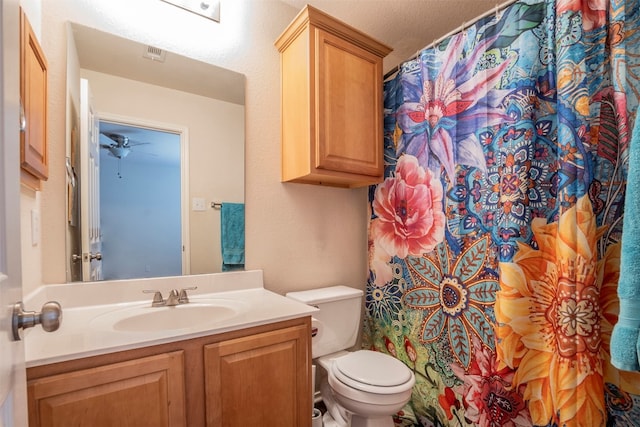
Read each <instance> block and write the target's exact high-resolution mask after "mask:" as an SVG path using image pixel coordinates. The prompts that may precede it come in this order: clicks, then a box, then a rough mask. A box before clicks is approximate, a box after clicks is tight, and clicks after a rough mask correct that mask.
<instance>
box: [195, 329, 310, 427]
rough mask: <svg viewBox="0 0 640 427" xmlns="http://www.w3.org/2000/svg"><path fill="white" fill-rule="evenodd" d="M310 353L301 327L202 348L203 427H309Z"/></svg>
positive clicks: (308, 340)
mask: <svg viewBox="0 0 640 427" xmlns="http://www.w3.org/2000/svg"><path fill="white" fill-rule="evenodd" d="M310 352H311V348H310V339H309V329H308V327H306V326H304V325H300V326H294V327H289V328H284V329H280V330H275V331H271V332H265V333H261V334H257V335H253V336H247V337H242V338H238V339H232V340H228V341H222V342H219V343H215V344H210V345H206V346H205V348H204V366H205V398H206V404H205V407H206V414H207V426H209V427H222V426H224V427H247V426H260V427H305V426H310V424H311V384H310V381H309V378H310V369H311V368H310V360H311V353H310Z"/></svg>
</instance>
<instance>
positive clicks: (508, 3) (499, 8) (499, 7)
mask: <svg viewBox="0 0 640 427" xmlns="http://www.w3.org/2000/svg"><path fill="white" fill-rule="evenodd" d="M517 1H518V0H507V1H505V2H504V3H501V4H496V7H494V8H493V9H491V10H488V11H486V12H485V13H483V14H482V15H479V16H477V17H476V18H475V19H473V20H471V21H469V22H463V23H462V25H460V26H459V27H458V28H455V29H454V30H453V31H450V32H448V33H447V34H445V35H444V36H442V37H440V38H439V39H436V40H434V41H433V42H432V43H430V44H428V45H426V46H425V47H423V48H422V49H420V50H419V51H418V52H417V53H416V54H415V55H413V56H412V57H411V58H409V59H406V60H404V61H402V62H401V63H400V64H398V65H396V66H395V67H393V68H392V69H391V70H389V71H387V73H386V74H385V75H384V78H383V79H382V80H383V81H386V80H387V79H388V78H389V77H391V76H392V75H394V74H395V73H397V72H398V70H399V69H400V65H402V64H404V63H406V62H409V61H413V60H414V59H416V58H417V57H418V54H419V53H420V52H422V51H423V50H425V49H429V48H430V47H433V46H436V45H437V44H438V43H440V42H442V41H443V40H445V39H446V38H448V37H451V36H452V35H454V34H457V33H459V32H461V31H464V30H466V29H467V28H469V27H470V26H472V25H473V24H475V23H476V22H478V21H479V20H481V19H483V18H486V17H487V16H489V15H491V14H493V13H495V14H496V15H497V14H498V13H500V11H502V10H504V9H506V8H507V7H509V6H511V5H512V4H513V3H515V2H517Z"/></svg>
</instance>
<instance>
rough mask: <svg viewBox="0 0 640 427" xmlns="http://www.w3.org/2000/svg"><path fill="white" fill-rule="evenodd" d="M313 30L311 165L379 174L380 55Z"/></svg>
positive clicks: (380, 163)
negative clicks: (314, 106)
mask: <svg viewBox="0 0 640 427" xmlns="http://www.w3.org/2000/svg"><path fill="white" fill-rule="evenodd" d="M315 32H316V48H317V51H316V55H317V57H316V70H317V76H316V78H317V82H318V84H317V88H316V91H317V92H316V93H317V102H318V111H317V113H318V115H317V120H316V126H317V132H318V134H317V139H316V141H317V142H316V144H317V145H316V156H315V158H316V165H315V167H316V168H318V169H328V170H332V171H337V172H345V173H352V174H359V175H368V176H376V177H377V176H382V174H383V158H382V157H383V150H382V146H383V141H382V128H383V126H382V58H380V57H379V56H377V55H375V54H373V53H371V52H369V51H367V50H365V49H362V48H361V47H359V46H356V45H355V44H352V43H350V42H348V41H346V40H344V39H342V38H340V37H337V36H335V35H333V34H330V33H328V32H326V31H323V30H320V29H316V30H315Z"/></svg>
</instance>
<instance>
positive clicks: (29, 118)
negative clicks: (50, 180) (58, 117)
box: [20, 9, 49, 190]
mask: <svg viewBox="0 0 640 427" xmlns="http://www.w3.org/2000/svg"><path fill="white" fill-rule="evenodd" d="M20 100H21V103H22V105H21V111H20V129H21V132H20V166H21V179H22V183H23V184H25V185H27V186H29V187H31V188H34V189H36V190H37V189H40V182H41V181H43V180H46V179H47V177H48V174H49V170H48V165H47V60H46V58H45V56H44V53H43V52H42V48H41V47H40V44H39V43H38V39H37V38H36V36H35V34H34V32H33V29H32V28H31V25H30V24H29V21H28V20H27V17H26V15H25V14H24V11H22V9H21V10H20Z"/></svg>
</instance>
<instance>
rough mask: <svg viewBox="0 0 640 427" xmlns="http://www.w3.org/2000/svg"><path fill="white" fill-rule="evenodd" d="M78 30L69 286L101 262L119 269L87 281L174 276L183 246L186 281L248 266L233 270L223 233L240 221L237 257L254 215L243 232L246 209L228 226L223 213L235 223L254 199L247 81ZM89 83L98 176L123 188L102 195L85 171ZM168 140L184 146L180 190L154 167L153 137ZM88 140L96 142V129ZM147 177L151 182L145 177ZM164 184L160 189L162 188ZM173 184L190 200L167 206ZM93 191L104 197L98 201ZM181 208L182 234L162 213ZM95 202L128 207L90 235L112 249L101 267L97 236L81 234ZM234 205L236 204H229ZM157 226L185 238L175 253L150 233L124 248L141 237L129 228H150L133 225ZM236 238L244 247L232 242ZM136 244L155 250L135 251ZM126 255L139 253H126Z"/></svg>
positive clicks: (73, 33)
mask: <svg viewBox="0 0 640 427" xmlns="http://www.w3.org/2000/svg"><path fill="white" fill-rule="evenodd" d="M68 30H69V35H70V37H68V40H69V43H68V47H67V61H68V64H67V93H68V96H67V99H68V101H67V102H68V105H67V114H68V116H69V117H68V118H67V129H68V136H67V140H68V144H67V145H68V146H67V183H68V185H67V201H68V211H67V255H68V257H67V259H68V260H69V263H68V265H67V279H68V281H79V280H83V267H87V265H90V266H94V267H95V265H96V263H98V265H100V264H99V262H100V261H101V263H102V264H101V271H102V272H108V274H106V275H102V273H92V274H96V275H95V276H93V277H89V276H88V275H87V274H85V275H84V276H85V279H84V280H87V278H89V279H90V280H91V279H95V278H97V279H98V280H99V279H105V280H106V279H130V278H141V277H158V276H166V275H167V273H166V269H163V268H161V267H163V266H166V264H167V262H166V261H161V260H163V259H166V256H167V253H168V252H176V251H175V249H176V248H175V246H176V245H179V246H180V247H179V248H178V251H177V253H178V255H177V256H179V257H181V260H178V261H177V262H178V263H179V265H180V264H181V268H180V267H178V270H177V271H180V269H181V271H182V274H202V273H215V272H220V271H223V270H227V269H238V268H242V267H243V265H242V264H241V263H240V262H238V261H237V259H236V263H235V264H234V265H233V266H232V268H223V262H222V259H223V258H222V252H223V249H222V247H223V246H225V245H223V244H222V239H221V237H222V236H221V234H222V233H221V230H222V229H225V230H228V229H229V227H226V226H224V224H225V222H226V223H227V224H231V223H233V227H234V230H235V232H234V233H229V232H228V231H226V232H225V233H224V234H225V238H226V239H227V240H225V241H226V242H227V244H226V247H229V246H233V247H234V249H235V250H236V251H235V255H236V258H237V249H238V245H239V241H238V240H237V239H240V238H241V239H242V241H243V239H244V217H243V215H242V214H240V219H241V220H242V222H241V223H240V224H242V225H241V226H239V225H238V224H239V223H238V221H239V218H238V214H236V216H235V217H231V219H229V220H226V221H225V220H223V218H230V217H229V215H230V214H233V211H235V212H236V213H237V212H243V210H241V211H238V209H237V208H238V206H241V207H242V206H243V204H244V128H245V126H244V117H245V108H244V87H245V77H244V75H242V74H240V73H236V72H233V71H230V70H226V69H223V68H220V67H216V66H214V65H212V64H207V63H203V62H200V61H196V60H194V59H190V58H186V57H184V56H181V55H178V54H175V53H172V52H168V51H163V50H161V49H158V48H156V47H154V46H146V45H143V44H140V43H137V42H134V41H131V40H127V39H123V38H121V37H118V36H115V35H113V34H108V33H104V32H101V31H98V30H95V29H92V28H89V27H85V26H82V25H78V24H75V23H70V24H69V26H68ZM81 79H86V81H87V82H88V87H89V91H90V94H91V95H90V97H89V102H88V104H89V105H91V110H89V111H93V113H94V116H95V117H94V119H95V121H96V125H95V131H94V132H93V135H95V136H96V137H97V138H98V139H97V141H98V146H99V147H100V149H99V152H100V154H99V156H98V157H99V159H100V161H99V162H96V163H99V166H98V165H96V167H98V169H99V172H96V173H95V174H94V175H100V176H103V177H104V176H106V179H104V181H105V183H104V186H106V185H107V183H108V182H110V181H113V182H115V185H117V187H116V188H115V189H114V188H110V189H108V190H106V187H104V188H105V191H104V194H101V195H100V196H97V195H95V194H93V190H90V185H89V184H88V182H89V180H88V178H87V177H83V176H82V173H81V172H82V167H81V162H82V159H83V157H85V158H86V157H87V155H86V148H84V147H85V144H87V143H86V142H85V141H83V132H82V122H83V120H88V119H86V117H88V116H89V114H87V115H85V114H84V112H83V111H84V110H83V107H82V104H83V102H82V101H81V94H80V93H81V90H80V80H81ZM85 104H87V102H85ZM92 126H93V125H92ZM89 129H91V127H89ZM160 133H165V134H169V135H173V136H175V137H177V140H178V141H179V142H178V144H179V148H178V149H176V148H175V146H174V149H173V152H174V153H176V152H179V153H180V156H181V157H179V158H178V160H175V162H177V163H176V164H179V165H180V167H179V168H178V172H175V173H174V172H172V174H177V176H178V178H176V179H178V181H177V182H176V183H174V184H167V183H165V178H166V177H167V175H168V174H167V173H165V172H160V169H158V166H157V165H156V166H153V168H155V169H153V168H152V167H151V166H149V163H154V162H155V161H160V160H161V159H163V158H164V155H163V154H162V153H161V152H159V151H155V150H156V149H158V150H159V149H160V148H161V143H158V144H156V143H155V142H154V141H155V140H154V139H152V135H153V134H160ZM87 135H88V136H86V139H90V138H91V135H92V133H91V132H88V133H87ZM174 141H175V139H174ZM159 147H160V148H159ZM143 153H146V154H143ZM140 164H144V165H147V166H140ZM145 167H146V168H147V169H138V168H145ZM150 168H151V169H150ZM105 174H106V175H105ZM143 176H144V177H146V181H145V182H141V181H134V179H137V178H136V177H143ZM150 177H151V179H149V178H150ZM110 178H113V179H110ZM112 184H113V183H112ZM155 184H158V185H161V187H160V188H158V189H152V185H155ZM163 185H164V186H165V187H162V186H163ZM169 186H171V187H172V188H173V187H176V188H178V195H179V197H178V199H179V201H178V202H171V203H170V204H169V205H167V204H168V202H167V197H163V195H164V194H163V188H167V189H168V188H169ZM98 188H99V185H98ZM134 189H137V190H135V191H138V192H139V193H138V194H137V195H136V194H134V193H133V191H134ZM152 192H154V193H157V194H159V195H160V196H159V198H157V199H156V202H151V201H143V200H142V199H143V197H142V196H143V195H147V194H148V193H152ZM92 194H93V196H95V199H96V200H97V201H94V202H92V203H89V202H88V200H89V199H92ZM125 196H126V197H125ZM178 199H174V200H178ZM125 200H127V202H125ZM133 203H137V205H135V206H134V205H133ZM163 203H164V205H163ZM176 203H177V204H179V205H181V206H180V210H179V212H178V216H179V217H180V221H179V225H176V226H175V227H179V229H175V228H173V227H174V226H172V228H171V230H168V229H167V227H168V225H167V224H168V222H167V221H165V220H164V219H163V217H162V216H161V215H162V214H163V212H166V211H167V210H168V209H167V206H170V207H171V210H172V211H173V212H174V213H175V212H177V211H178V210H177V209H176V206H175V204H176ZM225 204H226V207H225ZM86 205H90V206H93V207H94V208H96V207H97V209H96V211H97V212H98V213H99V212H100V211H102V210H103V208H110V209H111V211H114V210H115V211H120V212H119V214H120V215H121V216H120V217H118V218H115V219H114V218H113V212H111V213H109V214H108V218H110V219H109V224H110V225H109V226H108V227H107V226H104V227H100V223H99V222H98V224H97V226H93V227H92V228H91V229H90V230H89V231H88V233H89V234H92V233H93V235H94V236H93V238H98V239H99V240H100V241H101V242H102V251H103V252H102V253H101V254H100V255H101V256H100V257H101V258H102V259H101V260H100V259H97V258H100V257H98V256H97V252H92V251H91V250H88V249H82V248H83V239H85V237H86V236H84V237H83V234H82V228H83V226H84V227H85V228H87V224H89V220H88V219H87V218H84V217H85V216H87V215H86V212H85V211H83V208H82V206H86ZM231 206H233V207H234V208H235V209H233V210H231V209H229V207H231ZM114 208H115V209H114ZM230 211H231V212H230ZM92 215H93V214H92ZM152 223H153V224H158V225H157V226H155V228H153V229H151V230H150V231H149V233H150V236H151V235H153V236H155V237H166V236H168V235H178V236H181V239H180V238H179V239H178V240H177V243H172V245H173V246H172V249H171V250H168V249H166V248H165V249H159V248H160V247H161V246H162V245H161V244H159V243H151V244H150V242H151V238H144V237H137V238H135V239H134V240H133V241H132V242H131V243H127V244H125V245H124V246H120V248H119V249H114V246H113V241H114V239H115V240H117V241H118V242H119V243H122V239H123V238H124V237H123V236H127V235H131V234H133V233H132V232H126V231H125V230H126V229H127V227H128V228H129V229H132V230H133V229H136V228H137V229H140V228H142V227H131V225H132V224H144V225H145V226H146V225H149V224H152ZM114 224H115V225H114ZM118 224H119V225H118ZM96 227H97V231H96ZM239 228H242V230H239ZM123 231H125V232H123ZM229 236H230V237H229ZM234 238H235V239H236V241H235V242H229V239H234ZM162 240H163V239H162V238H160V239H159V240H158V241H162ZM164 240H167V239H164ZM135 243H146V245H141V246H140V247H138V246H135V247H134V244H135ZM85 247H86V244H85ZM125 250H129V251H130V252H128V253H123V252H124V251H125ZM154 250H158V252H154ZM109 253H111V255H109ZM74 255H75V256H74ZM92 258H93V259H92ZM174 261H175V260H174ZM172 262H173V261H172ZM125 263H130V264H131V265H126V266H125ZM154 263H159V264H157V265H156V264H154ZM227 267H228V266H227ZM94 270H95V269H94ZM85 273H86V272H85Z"/></svg>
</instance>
